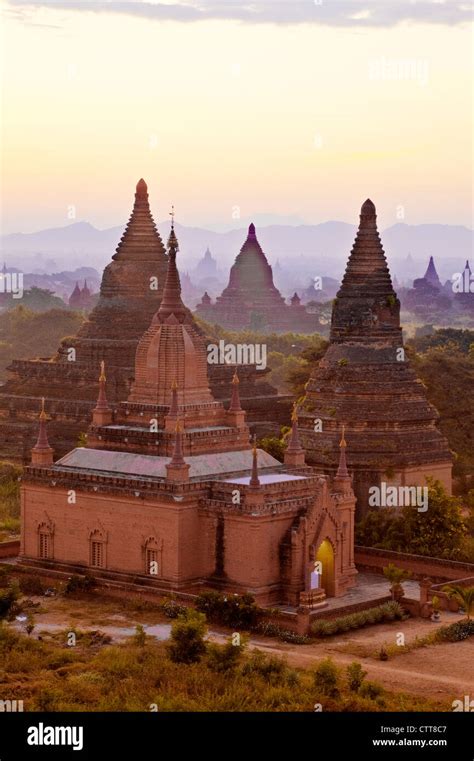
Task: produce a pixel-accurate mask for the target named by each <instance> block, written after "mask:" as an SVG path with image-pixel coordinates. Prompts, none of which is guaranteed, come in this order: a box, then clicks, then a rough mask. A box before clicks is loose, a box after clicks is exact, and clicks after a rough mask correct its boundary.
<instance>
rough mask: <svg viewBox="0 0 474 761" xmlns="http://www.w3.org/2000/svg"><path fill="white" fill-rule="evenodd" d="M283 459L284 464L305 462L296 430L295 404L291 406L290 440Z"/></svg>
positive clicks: (295, 464) (297, 464) (296, 415)
mask: <svg viewBox="0 0 474 761" xmlns="http://www.w3.org/2000/svg"><path fill="white" fill-rule="evenodd" d="M284 459H285V465H291V466H299V465H304V464H305V452H304V449H303V447H302V446H301V443H300V436H299V430H298V413H297V411H296V404H295V405H294V407H293V413H292V415H291V433H290V440H289V442H288V446H287V448H286V451H285V457H284Z"/></svg>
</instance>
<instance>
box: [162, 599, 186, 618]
mask: <svg viewBox="0 0 474 761" xmlns="http://www.w3.org/2000/svg"><path fill="white" fill-rule="evenodd" d="M160 608H161V610H162V611H163V613H164V614H165V616H168V618H178V616H185V615H186V614H187V612H188V609H187V607H186V606H185V605H178V603H176V602H174V601H173V600H165V602H164V603H162V604H161V605H160Z"/></svg>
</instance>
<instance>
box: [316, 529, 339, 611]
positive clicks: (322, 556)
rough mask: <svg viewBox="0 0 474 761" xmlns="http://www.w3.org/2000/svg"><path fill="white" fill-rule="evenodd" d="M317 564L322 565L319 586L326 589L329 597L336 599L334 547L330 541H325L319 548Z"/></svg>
mask: <svg viewBox="0 0 474 761" xmlns="http://www.w3.org/2000/svg"><path fill="white" fill-rule="evenodd" d="M315 561H316V562H320V563H321V578H320V583H319V586H320V587H321V588H322V589H324V591H325V592H326V595H327V596H328V597H334V595H335V593H336V586H335V558H334V547H333V546H332V544H331V542H330V541H329V539H324V540H323V541H322V542H321V544H320V545H319V547H318V550H317V552H316V557H315Z"/></svg>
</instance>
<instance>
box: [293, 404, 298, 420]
mask: <svg viewBox="0 0 474 761" xmlns="http://www.w3.org/2000/svg"><path fill="white" fill-rule="evenodd" d="M291 422H292V423H297V422H298V413H297V412H296V404H294V405H293V412H292V413H291Z"/></svg>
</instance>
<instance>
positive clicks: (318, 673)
mask: <svg viewBox="0 0 474 761" xmlns="http://www.w3.org/2000/svg"><path fill="white" fill-rule="evenodd" d="M338 675H339V672H338V669H337V666H336V664H335V663H334V662H333V661H332V660H331V658H325V659H324V661H321V662H320V663H319V664H318V665H317V667H316V669H315V671H314V675H313V677H314V686H315V687H316V689H317V690H318V691H319V692H322V694H323V695H327V696H328V697H332V698H333V697H336V696H337V695H338V694H339V688H338Z"/></svg>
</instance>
